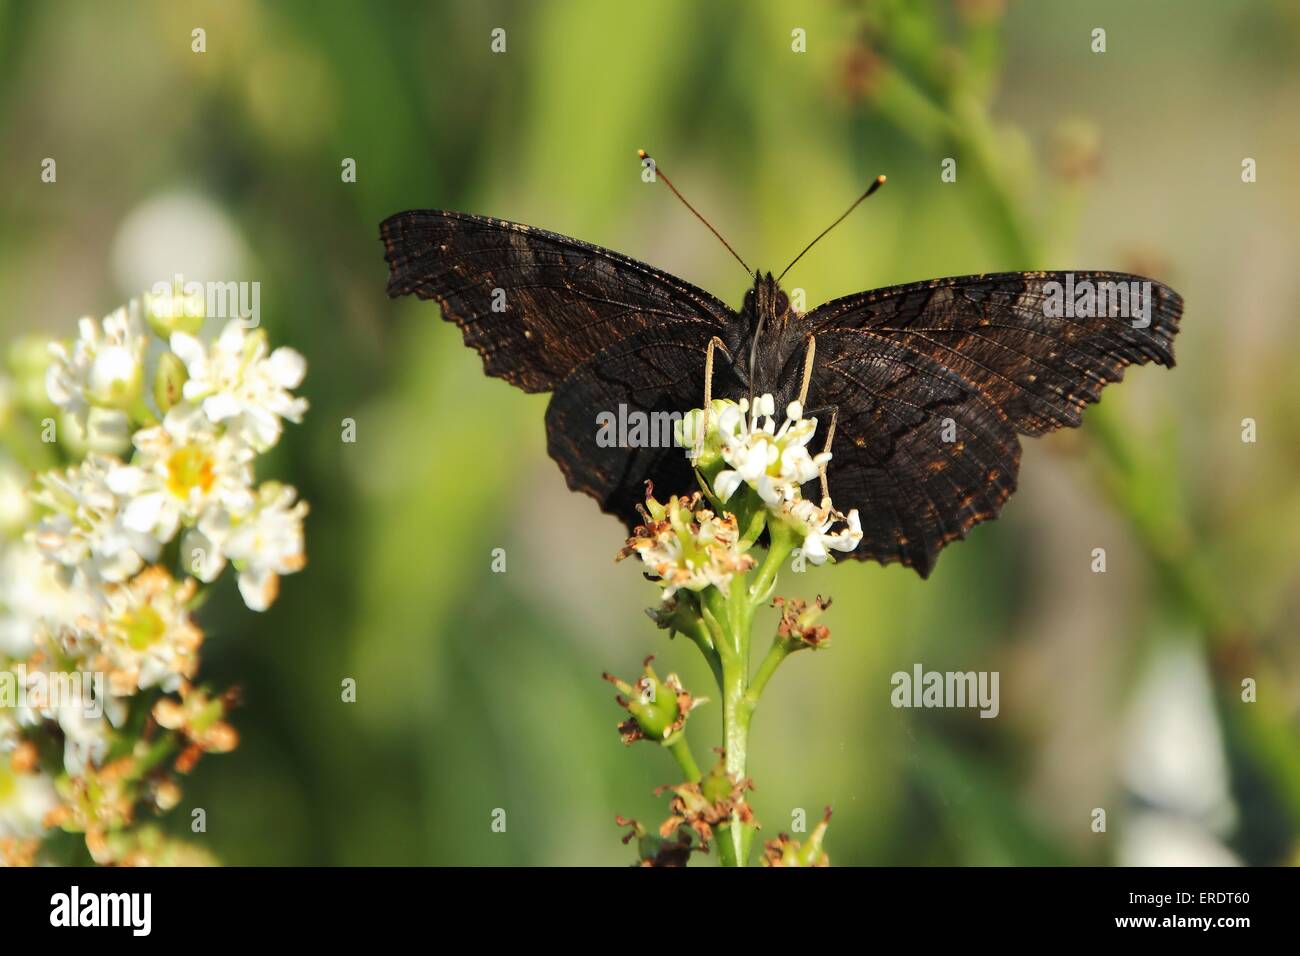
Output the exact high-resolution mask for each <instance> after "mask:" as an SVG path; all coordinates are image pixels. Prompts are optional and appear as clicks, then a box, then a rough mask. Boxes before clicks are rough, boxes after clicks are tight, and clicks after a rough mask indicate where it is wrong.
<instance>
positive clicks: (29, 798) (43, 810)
mask: <svg viewBox="0 0 1300 956" xmlns="http://www.w3.org/2000/svg"><path fill="white" fill-rule="evenodd" d="M58 804H59V798H58V795H57V794H56V793H55V791H54V781H53V780H51V779H50V778H49V776H47V775H46V774H43V773H19V772H17V771H15V770H13V769H12V768H11V767H10V766H9V761H8V760H0V839H9V838H12V839H23V838H29V837H39V836H41V835H42V834H43V833H44V832H45V824H44V823H43V820H44V818H45V814H47V813H48V812H49V811H51V810H53V809H54V808H55V807H56V806H58Z"/></svg>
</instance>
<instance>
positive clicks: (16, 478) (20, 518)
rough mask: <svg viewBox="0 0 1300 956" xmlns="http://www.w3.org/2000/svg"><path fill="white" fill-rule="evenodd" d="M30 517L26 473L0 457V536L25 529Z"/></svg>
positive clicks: (30, 508)
mask: <svg viewBox="0 0 1300 956" xmlns="http://www.w3.org/2000/svg"><path fill="white" fill-rule="evenodd" d="M31 515H32V503H31V500H30V499H29V498H28V497H27V475H26V473H24V472H23V470H22V469H21V468H19V467H18V466H17V465H16V464H14V463H13V462H12V461H10V460H9V459H7V458H3V457H0V536H5V535H12V534H15V533H16V532H18V531H20V530H21V529H23V528H25V527H26V526H27V523H28V521H30V520H31Z"/></svg>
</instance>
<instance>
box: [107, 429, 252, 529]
mask: <svg viewBox="0 0 1300 956" xmlns="http://www.w3.org/2000/svg"><path fill="white" fill-rule="evenodd" d="M134 442H135V447H136V452H137V454H136V457H135V459H134V462H135V463H134V464H132V465H130V466H122V467H119V468H117V469H116V470H115V471H114V473H113V475H112V478H111V483H112V487H113V489H114V490H115V491H116V492H118V493H119V494H121V495H123V496H125V497H127V498H128V499H129V500H128V502H127V504H126V507H125V510H124V512H123V517H122V521H123V524H125V525H126V527H128V528H130V529H131V530H133V531H136V532H139V533H141V534H148V535H152V536H153V537H155V538H157V539H158V540H159V541H164V542H165V541H170V540H171V539H172V538H174V537H175V536H176V532H177V531H178V530H179V528H180V526H181V524H182V523H184V524H186V525H190V524H193V523H194V522H195V521H197V520H198V519H199V518H200V516H202V515H205V514H208V513H210V512H212V511H214V510H220V511H226V512H230V513H239V514H242V513H244V512H247V511H248V510H250V509H251V508H252V507H253V492H252V489H251V484H252V480H253V466H252V460H253V452H252V450H251V449H249V448H248V447H247V446H246V445H244V444H243V443H242V442H239V441H238V440H236V439H235V438H233V437H232V436H230V435H225V434H219V433H218V431H217V429H216V428H214V427H213V425H212V423H211V422H210V421H208V419H207V417H206V416H204V414H203V413H202V411H200V410H199V409H198V407H196V406H194V405H188V404H181V405H177V406H175V407H174V408H172V409H171V411H169V412H168V413H167V416H166V417H165V418H164V419H163V423H162V424H161V425H156V426H154V427H152V428H146V429H143V430H141V431H139V432H137V433H136V435H135V439H134Z"/></svg>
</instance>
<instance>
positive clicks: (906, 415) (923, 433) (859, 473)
mask: <svg viewBox="0 0 1300 956" xmlns="http://www.w3.org/2000/svg"><path fill="white" fill-rule="evenodd" d="M823 343H824V345H825V349H824V348H823ZM861 346H862V343H861V338H860V336H859V335H858V334H857V333H853V332H842V331H831V332H824V333H822V334H821V335H819V336H818V338H817V361H816V372H815V374H814V377H813V380H814V383H815V384H814V387H813V390H812V393H811V394H812V396H813V404H814V405H816V406H821V405H833V406H835V408H836V410H837V420H836V427H835V437H834V442H833V444H832V446H831V453H832V463H831V468H830V470H829V473H828V475H829V486H830V493H831V497H832V498H833V499H834V501H835V504H836V507H838V508H840V509H841V510H844V511H847V510H848V509H850V508H857V509H858V511H859V514H860V516H861V520H862V531H863V539H862V542H861V543H860V544H859V545H858V547H857V548H856V549H854V550H853V551H851V552H848V556H850V557H854V558H859V559H866V558H874V559H875V560H877V561H880V562H881V563H882V564H888V563H890V562H892V561H901V562H902V563H903V564H905V565H907V566H908V567H911V568H914V569H915V570H916V571H918V572H919V573H920V574H921V575H922V576H925V575H928V574H929V572H930V569H931V568H932V567H933V565H934V561H935V558H936V556H937V555H938V552H939V550H940V549H941V548H942V547H943V546H944V545H945V544H947V543H948V542H949V541H952V540H954V539H957V538H964V537H965V536H966V533H967V532H968V531H969V530H970V529H971V527H972V526H974V525H975V524H976V523H978V522H980V521H983V520H986V519H988V518H992V517H993V516H995V515H996V514H997V512H998V509H999V508H1001V506H1002V503H1003V502H1004V501H1006V499H1007V497H1008V496H1009V495H1010V494H1011V492H1012V491H1013V490H1015V487H1016V473H1017V471H1018V469H1019V467H1020V442H1019V440H1018V439H1017V437H1016V432H1015V429H1014V428H1013V427H1012V426H1011V423H1010V422H1009V421H1008V420H1007V416H1006V414H1005V413H1004V412H1003V411H1002V410H1001V409H1000V408H998V407H997V405H996V403H994V402H993V401H992V400H991V399H990V398H989V397H988V396H987V395H985V394H984V393H983V392H981V391H980V390H979V389H978V388H976V387H975V386H974V385H972V384H971V383H970V382H968V381H966V380H965V379H964V378H963V377H962V376H961V375H959V374H957V373H956V372H955V371H954V370H953V369H951V368H950V367H948V366H946V365H944V364H943V363H941V362H939V361H936V360H935V359H933V358H930V357H929V356H926V355H921V354H918V353H916V352H914V351H912V350H910V349H908V348H906V347H904V346H901V345H898V344H896V343H892V342H888V341H883V340H880V341H876V342H874V343H872V347H871V348H870V349H864V348H862V347H861ZM823 356H825V358H823ZM828 424H829V423H828V422H819V431H820V430H821V428H822V427H825V426H826V425H828ZM949 437H951V438H952V439H953V440H952V441H951V442H949V441H946V440H945V439H946V438H949ZM808 493H809V496H810V497H811V496H814V495H815V494H816V493H817V492H816V491H815V488H809V489H808Z"/></svg>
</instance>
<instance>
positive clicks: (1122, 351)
mask: <svg viewBox="0 0 1300 956" xmlns="http://www.w3.org/2000/svg"><path fill="white" fill-rule="evenodd" d="M1071 275H1072V276H1073V281H1074V283H1075V285H1076V287H1077V285H1078V283H1080V282H1082V281H1084V280H1088V281H1090V282H1093V283H1094V284H1095V283H1099V282H1115V283H1118V282H1131V281H1136V282H1149V283H1150V286H1149V289H1150V298H1149V305H1150V314H1149V321H1148V324H1147V325H1146V326H1145V327H1136V326H1135V325H1134V320H1132V319H1127V318H1121V317H1109V316H1099V317H1095V318H1066V317H1060V316H1057V317H1054V316H1052V315H1049V314H1048V313H1049V311H1050V310H1049V309H1048V308H1047V303H1048V300H1049V294H1050V289H1049V285H1048V284H1049V283H1052V282H1059V283H1061V284H1062V285H1064V284H1065V283H1066V281H1067V277H1066V273H1052V272H1030V273H1017V272H1011V273H999V274H993V275H979V276H959V277H953V278H947V279H933V280H930V281H927V282H917V283H913V284H910V285H903V286H893V287H890V288H886V289H877V290H874V291H871V292H863V293H859V294H857V295H851V296H847V297H845V298H842V299H836V300H834V301H832V302H828V303H826V304H825V305H822V306H819V307H818V308H816V309H814V310H813V311H812V312H810V313H809V314H808V315H807V316H806V317H805V321H806V322H807V323H808V326H809V331H811V332H812V333H813V334H814V335H815V336H816V337H817V355H816V360H815V362H816V364H815V368H814V374H813V379H812V381H813V384H812V390H811V393H810V402H809V405H810V406H813V407H815V406H819V405H835V406H836V407H837V408H838V414H839V418H838V423H837V426H836V432H835V438H834V445H833V447H832V449H831V450H832V454H833V460H832V462H831V466H830V471H829V483H830V491H831V496H832V498H833V499H834V500H835V503H836V507H838V508H840V509H841V510H846V511H847V510H848V509H849V508H857V509H858V510H859V513H860V515H861V517H862V530H863V540H862V542H861V544H859V545H858V547H857V548H856V549H855V550H854V551H851V552H849V557H854V558H859V559H866V558H874V559H875V560H877V561H880V562H882V563H888V562H891V561H901V562H902V563H903V564H905V565H907V566H908V567H911V568H914V569H915V570H916V571H917V572H918V573H919V574H921V576H922V577H925V576H928V574H929V573H930V570H931V569H932V568H933V567H934V562H935V560H936V558H937V556H938V553H939V551H940V550H941V549H942V548H943V546H944V545H945V544H947V543H948V542H949V541H952V540H954V539H957V538H964V537H965V536H966V533H967V532H968V531H969V530H970V529H971V528H972V527H973V526H974V525H976V524H978V523H979V522H981V521H987V520H989V519H991V518H994V517H996V516H997V514H998V511H999V510H1000V509H1001V507H1002V504H1003V502H1005V501H1006V499H1007V497H1008V496H1009V495H1010V494H1011V492H1012V491H1014V490H1015V486H1016V476H1017V472H1018V470H1019V466H1020V443H1019V439H1018V438H1017V433H1019V434H1023V435H1041V434H1043V433H1045V432H1049V431H1052V430H1054V429H1057V428H1060V427H1062V426H1071V427H1073V426H1076V425H1078V424H1079V422H1080V418H1081V414H1082V411H1083V409H1084V408H1085V407H1086V406H1087V405H1088V404H1089V403H1091V402H1096V401H1098V400H1099V398H1100V397H1101V390H1102V388H1103V387H1105V386H1106V385H1107V384H1109V383H1111V382H1117V381H1119V380H1120V379H1121V378H1123V376H1124V368H1125V366H1128V365H1131V364H1145V363H1147V362H1155V363H1157V364H1159V365H1165V366H1172V365H1173V364H1174V355H1173V338H1174V335H1175V334H1177V332H1178V320H1179V317H1180V316H1181V314H1182V307H1183V302H1182V299H1181V298H1180V297H1179V295H1178V294H1177V293H1176V292H1174V291H1173V290H1172V289H1170V288H1168V287H1167V286H1165V285H1162V284H1161V283H1159V282H1155V281H1153V280H1149V279H1144V278H1142V277H1139V276H1131V275H1127V274H1121V273H1107V272H1074V273H1071ZM949 419H951V421H949Z"/></svg>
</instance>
